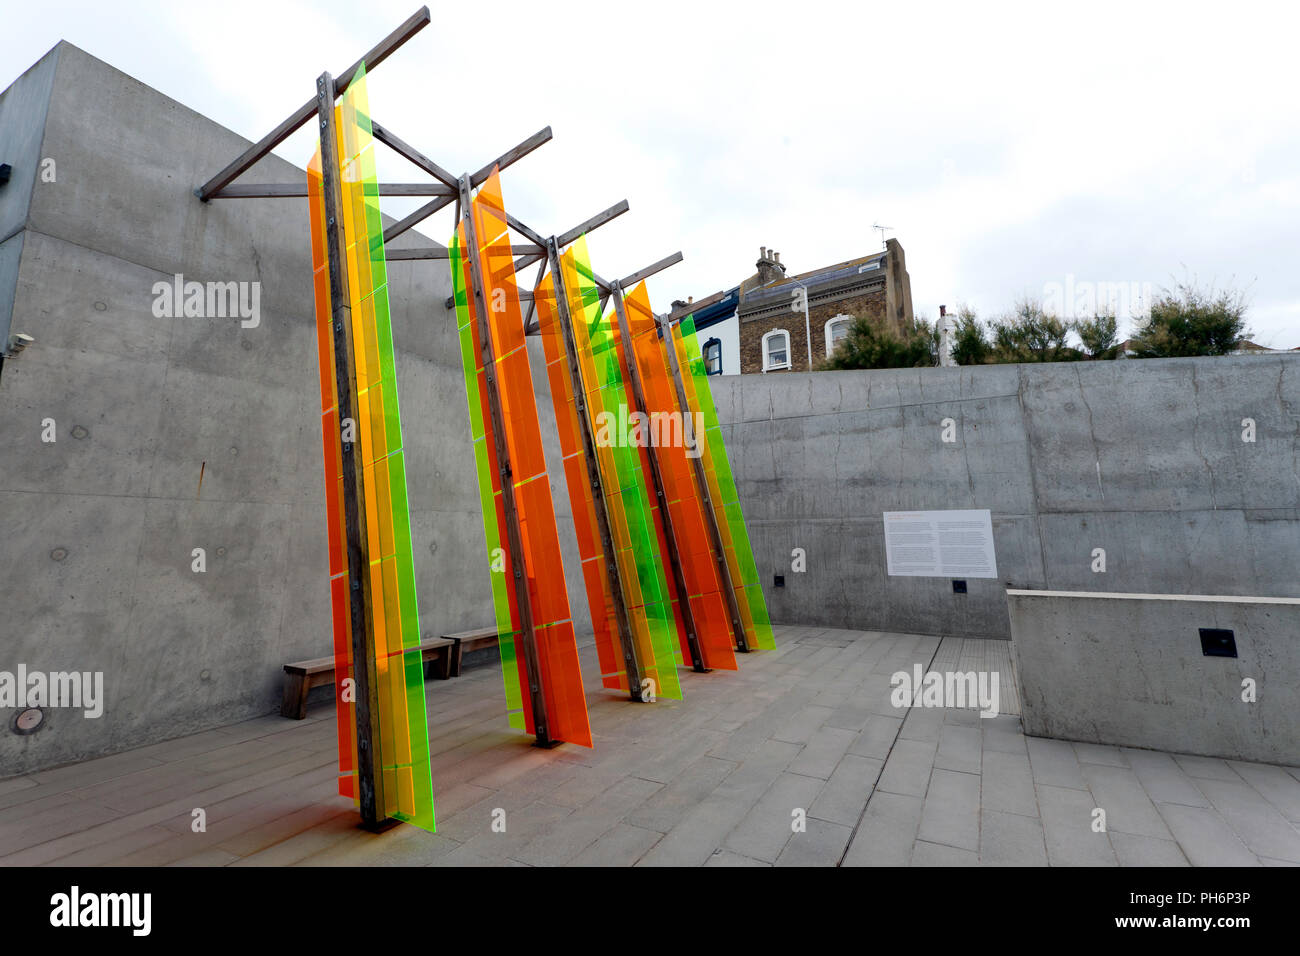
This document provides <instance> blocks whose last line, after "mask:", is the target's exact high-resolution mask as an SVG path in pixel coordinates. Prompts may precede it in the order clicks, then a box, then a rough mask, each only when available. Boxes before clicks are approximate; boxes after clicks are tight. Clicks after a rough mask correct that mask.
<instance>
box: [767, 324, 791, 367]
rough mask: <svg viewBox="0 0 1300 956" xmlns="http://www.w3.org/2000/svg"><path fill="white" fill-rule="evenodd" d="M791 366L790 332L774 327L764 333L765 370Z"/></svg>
mask: <svg viewBox="0 0 1300 956" xmlns="http://www.w3.org/2000/svg"><path fill="white" fill-rule="evenodd" d="M789 367H790V333H789V332H787V331H786V330H785V329H773V330H772V331H771V332H767V333H765V334H764V335H763V371H764V372H771V371H773V370H774V369H779V368H789Z"/></svg>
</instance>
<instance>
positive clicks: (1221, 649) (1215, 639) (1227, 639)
mask: <svg viewBox="0 0 1300 956" xmlns="http://www.w3.org/2000/svg"><path fill="white" fill-rule="evenodd" d="M1200 631H1201V653H1202V654H1204V655H1205V656H1206V657H1236V656H1237V635H1236V634H1234V633H1233V632H1232V630H1231V629H1229V628H1226V627H1203V628H1201V629H1200Z"/></svg>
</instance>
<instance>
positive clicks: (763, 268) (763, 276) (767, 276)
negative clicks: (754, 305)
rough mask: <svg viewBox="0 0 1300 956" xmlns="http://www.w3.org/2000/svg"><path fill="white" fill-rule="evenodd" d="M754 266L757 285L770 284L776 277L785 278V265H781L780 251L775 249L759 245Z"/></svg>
mask: <svg viewBox="0 0 1300 956" xmlns="http://www.w3.org/2000/svg"><path fill="white" fill-rule="evenodd" d="M754 266H755V268H757V269H758V284H759V285H770V284H771V283H773V282H776V281H777V280H778V279H783V278H785V266H783V265H781V253H779V252H777V251H776V250H775V249H768V247H767V246H759V247H758V262H756V263H754Z"/></svg>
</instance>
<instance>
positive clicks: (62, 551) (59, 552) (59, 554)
mask: <svg viewBox="0 0 1300 956" xmlns="http://www.w3.org/2000/svg"><path fill="white" fill-rule="evenodd" d="M67 556H68V549H67V548H55V549H54V550H53V551H51V552H50V560H51V561H62V560H63V559H64V558H66V557H67Z"/></svg>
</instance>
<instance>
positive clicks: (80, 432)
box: [72, 425, 90, 439]
mask: <svg viewBox="0 0 1300 956" xmlns="http://www.w3.org/2000/svg"><path fill="white" fill-rule="evenodd" d="M89 436H90V430H89V429H87V428H85V427H83V426H81V425H73V426H72V437H73V438H78V439H80V438H87V437H89Z"/></svg>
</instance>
